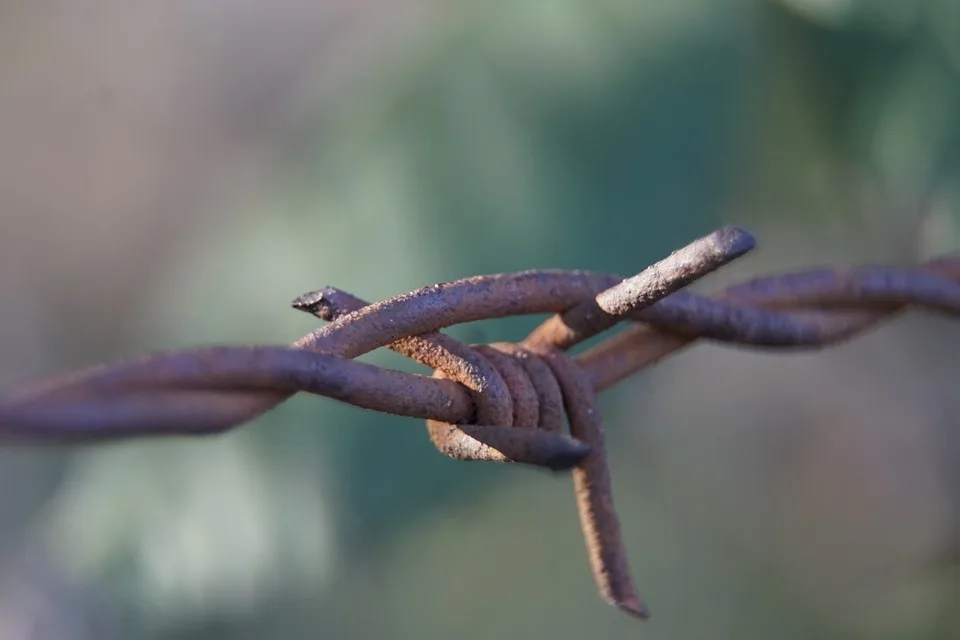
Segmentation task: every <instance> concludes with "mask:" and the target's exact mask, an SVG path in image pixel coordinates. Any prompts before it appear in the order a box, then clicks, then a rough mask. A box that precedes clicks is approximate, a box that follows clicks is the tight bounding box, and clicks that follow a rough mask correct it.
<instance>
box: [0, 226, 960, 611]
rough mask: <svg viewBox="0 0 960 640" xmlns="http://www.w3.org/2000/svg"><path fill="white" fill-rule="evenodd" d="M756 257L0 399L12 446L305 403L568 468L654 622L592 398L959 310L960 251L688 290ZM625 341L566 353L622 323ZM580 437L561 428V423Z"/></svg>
mask: <svg viewBox="0 0 960 640" xmlns="http://www.w3.org/2000/svg"><path fill="white" fill-rule="evenodd" d="M753 246H754V240H753V238H752V237H751V236H750V235H749V234H747V233H746V232H744V231H741V230H739V229H734V228H725V229H720V230H719V231H716V232H714V233H712V234H710V235H709V236H706V237H704V238H701V239H699V240H696V241H694V242H693V243H691V244H690V245H688V246H687V247H685V248H683V249H681V250H679V251H677V252H675V253H673V254H671V255H670V256H668V257H667V258H665V259H664V260H661V261H660V262H658V263H656V264H654V265H652V266H650V267H648V268H647V269H645V270H644V271H642V272H640V273H639V274H637V275H636V276H633V277H631V278H627V279H624V278H621V277H620V276H615V275H610V274H602V273H589V272H582V271H549V270H548V271H527V272H522V273H516V274H500V275H490V276H476V277H473V278H466V279H464V280H458V281H456V282H448V283H443V284H437V285H433V286H430V287H424V288H422V289H418V290H416V291H413V292H411V293H407V294H403V295H400V296H396V297H394V298H391V299H389V300H385V301H382V302H377V303H374V304H369V303H367V302H365V301H363V300H361V299H359V298H356V297H354V296H352V295H350V294H348V293H346V292H343V291H340V290H338V289H334V288H326V289H321V290H318V291H314V292H311V293H308V294H304V295H303V296H300V297H299V298H297V299H296V300H295V301H294V302H293V306H294V308H296V309H298V310H301V311H304V312H307V313H311V314H313V315H314V316H316V317H317V318H319V319H321V320H323V321H326V322H329V324H327V325H326V326H324V327H322V328H321V329H318V330H317V331H314V332H313V333H311V334H310V335H308V336H305V337H304V338H302V339H300V340H298V341H297V342H295V343H294V344H293V345H292V346H291V347H279V346H245V347H205V348H198V349H185V350H181V351H174V352H167V353H158V354H152V355H148V356H144V357H141V358H137V359H132V360H126V361H121V362H116V363H111V364H106V365H101V366H98V367H93V368H90V369H86V370H83V371H79V372H75V373H70V374H67V375H63V376H59V377H55V378H52V379H50V380H47V381H41V382H38V383H34V384H30V385H25V386H24V387H22V388H20V389H13V390H11V391H9V392H8V393H6V394H4V395H3V396H0V441H6V442H34V443H42V442H54V441H74V442H88V441H89V442H92V441H101V440H113V439H119V438H126V437H133V436H158V435H191V434H192V435H202V434H210V433H217V432H221V431H224V430H227V429H232V428H234V427H237V426H239V425H241V424H243V423H245V422H248V421H250V420H252V419H254V418H256V417H257V416H259V415H261V414H263V413H265V412H266V411H269V410H270V409H272V408H273V407H275V406H276V405H277V404H279V403H280V402H283V401H284V400H285V399H287V398H289V397H290V396H291V395H293V394H294V393H297V392H307V393H315V394H320V395H324V396H327V397H329V398H333V399H336V400H340V401H342V402H347V403H349V404H352V405H354V406H357V407H362V408H365V409H372V410H375V411H381V412H385V413H392V414H396V415H401V416H409V417H414V418H422V419H425V420H426V422H427V431H428V437H429V438H430V440H431V442H432V443H433V444H434V446H435V447H436V448H437V449H438V450H439V451H440V452H441V453H443V454H444V455H447V456H449V457H451V458H453V459H456V460H474V461H477V460H479V461H493V462H512V463H522V464H527V465H533V466H537V467H542V468H546V469H550V470H552V471H555V472H563V471H570V472H571V474H572V476H573V482H574V489H575V493H576V499H577V508H578V511H579V513H580V521H581V526H582V529H583V534H584V538H585V541H586V544H587V551H588V558H589V562H590V566H591V569H592V571H593V573H594V576H595V579H596V581H597V586H598V588H599V590H600V592H601V594H602V595H603V597H604V598H606V599H607V600H608V601H609V602H611V603H612V604H614V605H616V606H617V607H619V608H620V609H622V610H624V611H626V612H628V613H630V614H632V615H634V616H637V617H641V618H646V617H647V616H648V615H649V614H648V610H647V607H646V605H645V604H644V603H643V601H642V599H641V598H640V597H639V595H638V594H637V591H636V589H635V588H634V585H633V581H632V578H631V576H630V571H629V566H628V562H627V558H626V553H625V550H624V544H623V534H622V531H621V527H620V522H619V519H618V517H617V514H616V510H615V508H614V503H613V495H612V491H613V490H612V483H611V477H610V471H609V469H608V466H607V459H606V452H605V450H604V432H603V426H602V420H601V418H600V414H599V411H598V410H597V405H596V394H597V393H598V392H599V391H602V390H603V389H605V388H607V387H610V386H612V385H614V384H616V383H617V382H618V381H620V380H623V379H624V378H626V377H628V376H630V375H632V374H634V373H636V372H637V371H639V370H641V369H644V368H645V367H648V366H651V365H652V364H654V363H656V362H658V361H660V360H661V359H663V358H665V357H667V356H668V355H670V354H672V353H674V352H676V351H678V350H680V349H682V348H684V347H686V346H688V345H690V344H691V343H692V342H694V341H695V340H697V339H700V338H705V339H709V340H716V341H722V342H728V343H732V344H736V345H743V346H750V347H758V348H764V349H793V350H799V349H816V348H822V347H825V346H829V345H832V344H835V343H838V342H841V341H843V340H847V339H849V338H851V337H853V336H855V335H858V334H860V333H862V332H864V331H867V330H869V329H870V328H872V327H873V326H875V325H876V324H878V323H879V322H880V321H881V320H883V319H886V318H889V317H891V316H893V315H896V314H898V313H900V312H902V311H904V310H906V309H907V308H922V309H925V310H929V311H933V312H935V313H943V314H948V315H957V314H960V256H948V257H944V258H941V259H938V260H934V261H931V262H928V263H926V264H924V265H921V266H920V267H917V268H913V269H905V268H887V267H825V268H823V267H822V268H814V269H807V270H803V271H797V272H793V273H786V274H781V275H775V276H770V277H763V278H756V279H754V280H751V281H749V282H746V283H743V284H739V285H735V286H732V287H728V288H727V289H726V290H724V291H722V292H720V293H719V294H718V295H716V296H703V295H697V294H693V293H690V292H688V291H685V290H683V288H684V287H686V286H687V285H688V284H690V283H691V282H694V281H695V280H697V279H699V278H701V277H703V276H704V275H706V274H708V273H710V272H712V271H715V270H716V269H718V268H720V267H722V266H723V265H725V264H727V263H729V262H730V261H732V260H734V259H736V258H738V257H740V256H742V255H744V254H745V253H747V252H748V251H750V250H751V249H752V248H753ZM540 313H552V314H554V315H553V316H551V317H550V318H548V319H547V320H546V321H545V322H543V323H542V324H541V325H540V326H539V327H538V328H537V329H535V330H534V331H533V332H532V333H531V334H530V335H529V336H527V338H526V339H525V340H523V341H522V342H520V343H519V344H512V343H495V344H492V345H467V344H464V343H462V342H459V341H458V340H455V339H453V338H451V337H450V336H447V335H445V334H443V333H440V330H441V329H443V328H444V327H448V326H451V325H454V324H458V323H462V322H471V321H475V320H482V319H486V318H499V317H505V316H512V315H521V314H540ZM624 321H625V322H629V323H631V325H632V326H631V327H630V328H628V329H627V330H626V331H624V332H622V333H620V334H619V335H616V336H614V337H611V338H608V339H606V340H604V341H602V342H600V343H599V344H598V345H597V346H595V347H593V348H592V349H589V350H588V351H586V352H584V353H582V354H580V355H578V356H576V357H574V356H571V355H569V354H568V353H566V351H567V350H568V349H570V348H571V347H573V346H575V345H576V344H578V343H580V342H582V341H584V340H587V339H589V338H591V337H593V336H595V335H597V334H599V333H602V332H603V331H606V330H607V329H609V328H611V327H613V326H614V325H615V324H617V323H619V322H624ZM379 347H389V348H390V349H392V350H394V351H396V352H398V353H401V354H403V355H405V356H407V357H409V358H411V359H413V360H415V361H417V362H419V363H421V364H423V365H425V366H427V367H429V368H430V369H432V370H433V371H432V374H430V375H418V374H411V373H402V372H398V371H390V370H386V369H382V368H379V367H375V366H372V365H368V364H364V363H361V362H357V361H355V360H353V358H356V357H357V356H360V355H363V354H364V353H367V352H369V351H372V350H374V349H377V348H379ZM565 417H566V421H567V423H568V424H569V433H568V434H567V433H563V424H564V418H565Z"/></svg>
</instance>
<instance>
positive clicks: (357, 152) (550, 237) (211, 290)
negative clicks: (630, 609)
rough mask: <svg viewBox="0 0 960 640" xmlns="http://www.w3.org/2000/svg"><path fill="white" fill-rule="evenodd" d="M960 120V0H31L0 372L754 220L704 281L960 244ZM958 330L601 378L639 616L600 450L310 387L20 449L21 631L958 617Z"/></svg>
mask: <svg viewBox="0 0 960 640" xmlns="http://www.w3.org/2000/svg"><path fill="white" fill-rule="evenodd" d="M958 142H960V3H958V2H955V1H953V0H780V1H775V0H725V1H720V0H681V1H678V2H657V1H653V0H649V1H640V0H619V1H618V0H595V1H593V2H581V1H576V0H554V1H553V2H541V3H531V2H522V1H519V0H494V1H492V2H466V1H463V0H461V1H448V2H432V1H428V0H395V1H394V2H389V3H387V2H377V1H375V0H320V1H307V0H273V1H272V2H227V1H225V0H203V1H198V0H193V1H188V0H170V1H167V2H154V3H146V2H140V3H129V2H121V1H120V0H70V1H66V0H62V1H59V2H57V1H53V0H49V1H43V2H38V1H36V0H6V1H5V2H3V3H2V5H0V224H2V232H0V382H3V383H5V384H13V383H16V382H18V381H21V380H24V379H29V378H33V377H36V376H41V375H44V374H49V373H53V372H55V371H59V370H62V369H67V368H73V367H80V366H84V365H87V364H90V363H93V362H98V361H102V360H107V359H111V358H116V357H120V356H125V355H133V354H136V353H140V352H143V351H147V350H155V349H169V348H176V347H182V346H190V345H198V344H207V343H242V342H256V343H273V344H284V343H289V342H290V341H292V340H294V339H295V338H297V337H299V336H300V335H302V334H304V333H306V332H308V331H309V330H311V329H312V328H314V327H315V326H316V322H315V321H313V320H312V319H311V318H309V317H307V316H305V315H302V314H299V313H297V312H295V311H293V310H291V309H290V308H289V302H290V300H291V299H292V298H293V297H295V296H296V295H298V294H300V293H302V292H304V291H307V290H310V289H315V288H318V287H320V286H324V285H328V284H331V285H336V286H339V287H341V288H344V289H346V290H348V291H351V292H354V293H356V294H357V295H360V296H362V297H364V298H367V299H381V298H384V297H388V296H391V295H393V294H396V293H399V292H402V291H406V290H409V289H412V288H416V287H419V286H422V285H426V284H430V283H433V282H437V281H445V280H451V279H455V278H458V277H462V276H466V275H471V274H474V273H483V272H502V271H514V270H518V269H524V268H536V267H561V268H584V269H590V270H600V271H612V272H618V273H623V274H631V273H635V272H637V271H639V270H640V269H641V268H643V267H644V266H645V265H646V264H648V263H649V262H651V261H653V260H656V259H659V258H661V257H663V256H665V255H666V254H667V253H669V252H670V251H671V250H673V249H674V248H677V247H678V246H680V245H682V244H684V243H686V242H688V241H690V240H692V239H693V238H695V237H698V236H700V235H703V234H705V233H707V232H709V231H710V230H712V229H713V228H715V227H717V226H720V225H722V224H736V225H739V226H743V227H745V228H748V229H750V230H751V231H753V232H754V233H755V235H756V236H757V237H758V239H759V249H758V250H756V251H755V253H753V254H750V256H748V257H747V258H745V259H743V260H741V261H740V262H739V263H737V264H735V265H733V266H731V267H729V268H727V269H726V270H724V272H723V273H721V274H718V275H716V276H713V277H711V278H710V279H709V281H708V282H706V283H704V284H703V286H699V285H698V288H700V289H710V288H716V287H719V286H721V285H722V284H724V283H727V282H732V281H735V280H738V279H742V278H745V277H748V276H750V275H754V274H760V273H765V272H769V271H776V270H783V269H787V268H790V267H796V266H803V265H810V264H816V263H827V262H829V263H849V262H882V263H886V264H910V263H913V262H915V261H917V260H919V259H922V258H924V257H927V256H930V255H934V254H938V253H943V252H949V251H955V250H957V249H960V234H958V215H960V197H958V196H960V191H958V189H957V187H956V179H955V178H956V176H957V175H958V169H960V165H958V163H957V161H958V160H960V155H958V154H957V151H958V147H957V143H958ZM537 320H538V319H537V318H534V319H521V320H511V321H506V322H499V323H481V324H477V325H469V326H466V327H459V328H456V329H455V330H454V331H453V334H454V335H456V336H457V337H460V338H462V339H465V340H470V341H474V342H479V341H494V340H511V339H519V338H520V337H522V335H523V333H524V331H525V330H526V329H529V328H530V327H531V326H533V324H534V323H535V322H536V321H537ZM958 339H960V328H958V326H957V325H956V324H955V323H952V322H950V321H947V320H943V319H940V318H935V317H930V316H922V315H919V314H918V315H910V316H907V317H905V318H902V319H899V320H897V321H896V322H895V323H892V324H890V325H888V326H885V327H883V328H882V329H880V330H878V331H875V332H873V333H871V334H870V335H869V336H866V337H863V338H861V339H858V340H856V341H854V342H852V343H850V344H848V345H845V346H842V347H840V348H835V349H832V350H829V351H824V352H821V353H810V354H804V355H789V356H788V355H776V354H768V353H760V352H750V351H745V350H738V349H731V348H726V347H721V346H715V345H700V346H698V347H696V348H695V349H692V350H690V351H688V352H684V353H683V355H680V356H678V357H676V358H674V359H671V360H668V361H666V362H664V363H663V364H661V365H659V366H657V367H656V368H654V369H652V370H650V371H648V372H646V373H644V374H643V375H642V376H640V377H638V378H636V379H634V380H631V381H629V382H628V383H626V384H623V385H622V386H621V387H619V388H618V389H617V390H615V391H613V392H609V393H607V394H605V395H604V396H603V405H602V408H603V411H604V414H605V417H606V422H607V429H608V433H609V436H608V438H609V442H610V446H611V451H612V454H611V462H612V467H613V475H614V484H615V491H616V498H617V501H618V506H619V508H620V510H621V514H622V517H623V520H624V531H625V537H626V542H627V545H628V548H629V551H630V555H631V561H632V565H633V568H634V571H635V574H636V580H637V582H638V585H639V586H640V588H641V591H642V593H643V594H644V596H645V597H646V599H647V601H648V602H649V604H650V606H651V607H652V609H653V613H654V617H653V619H652V621H651V622H649V623H647V624H641V623H638V622H637V621H635V620H632V619H629V618H627V617H626V616H624V615H622V614H620V613H618V612H617V611H615V610H614V609H612V608H609V607H607V606H606V605H604V604H603V603H602V602H601V601H600V599H599V597H598V596H597V594H596V592H595V587H594V584H593V582H592V579H591V577H590V575H589V571H588V567H587V562H586V556H585V553H584V549H583V542H582V539H581V537H580V532H579V526H578V522H577V518H576V513H575V510H574V504H573V499H572V491H571V487H570V481H569V478H566V477H556V476H552V475H549V474H545V473H539V472H537V471H535V470H530V469H516V468H503V467H498V466H495V465H489V466H485V465H466V464H458V463H454V462H452V461H449V460H447V459H445V458H443V457H441V456H440V455H438V454H437V453H436V452H435V451H434V450H433V449H432V448H431V447H430V445H429V443H428V441H427V438H426V436H425V432H424V428H423V425H422V423H420V422H419V421H415V420H405V419H400V418H391V417H384V416H380V415H376V414H372V413H369V412H364V411H360V410H357V409H353V408H351V407H346V406H341V405H339V404H337V403H335V402H333V401H329V400H326V399H323V398H316V397H297V398H295V399H294V400H292V401H290V402H288V403H286V404H284V405H283V406H281V407H280V408H278V409H277V410H275V411H273V412H271V413H269V414H268V415H266V416H264V417H262V418H261V419H259V420H257V421H256V422H254V423H252V424H249V425H247V426H245V427H244V428H242V429H239V430H237V431H235V432H232V433H229V434H227V435H223V436H218V437H215V438H207V439H197V440H188V439H165V440H161V441H154V442H150V441H146V440H141V441H136V442H128V443H123V444H115V445H102V446H91V447H56V448H31V447H22V446H21V447H13V448H9V447H8V448H4V449H2V450H0V638H3V639H4V640H6V639H10V640H19V639H31V640H34V639H35V640H47V639H61V638H65V639H78V640H85V639H92V638H97V639H104V640H111V639H115V638H124V639H126V638H132V639H138V638H144V639H151V640H154V639H155V640H194V639H200V638H204V639H221V638H222V639H226V638H236V639H241V640H245V639H252V638H344V639H352V638H417V639H428V638H460V637H462V638H467V639H468V638H491V637H501V638H502V637H509V638H550V639H552V640H558V639H560V638H592V637H598V638H601V637H602V638H620V637H623V638H626V637H646V638H670V639H673V640H679V639H683V638H691V639H692V638H711V639H715V638H745V639H754V638H755V639H761V638H763V639H766V638H871V639H877V638H880V639H883V638H891V639H893V638H910V639H921V638H956V637H958V635H960V614H958V598H960V580H958V578H960V567H958V562H957V559H958V558H960V553H958V550H960V544H957V543H956V542H957V540H958V536H960V527H958V525H960V520H958V517H957V516H958V515H960V512H958V507H960V490H958V488H957V487H958V486H960V485H958V482H957V481H958V480H960V474H958V472H957V471H956V469H957V468H958V467H957V464H958V462H960V430H958V427H960V424H958V422H960V397H958V395H957V394H956V393H955V388H956V386H957V383H958V382H960V367H958V366H957V364H956V358H955V354H954V353H953V347H954V345H956V344H957V340H958ZM370 360H371V361H373V362H379V363H382V364H388V365H390V366H397V365H398V360H397V359H392V358H391V357H389V355H383V354H374V355H373V356H372V357H371V358H370Z"/></svg>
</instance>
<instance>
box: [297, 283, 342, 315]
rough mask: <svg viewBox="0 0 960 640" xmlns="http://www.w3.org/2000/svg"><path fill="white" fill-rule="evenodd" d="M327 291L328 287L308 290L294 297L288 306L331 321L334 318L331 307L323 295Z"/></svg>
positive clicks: (327, 293)
mask: <svg viewBox="0 0 960 640" xmlns="http://www.w3.org/2000/svg"><path fill="white" fill-rule="evenodd" d="M329 293H330V288H329V287H327V288H324V289H317V290H316V291H308V292H307V293H305V294H303V295H302V296H297V297H296V298H294V299H293V302H291V303H290V306H291V307H293V308H294V309H296V310H297V311H303V312H304V313H309V314H312V315H315V316H317V317H318V318H320V319H321V320H326V321H331V320H333V319H334V318H333V309H332V307H331V306H330V304H329V303H328V300H327V298H326V297H325V296H326V295H329Z"/></svg>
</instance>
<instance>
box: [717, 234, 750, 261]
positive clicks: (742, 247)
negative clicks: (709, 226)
mask: <svg viewBox="0 0 960 640" xmlns="http://www.w3.org/2000/svg"><path fill="white" fill-rule="evenodd" d="M712 235H713V239H714V242H716V243H717V244H718V245H720V246H721V248H722V252H723V253H724V255H727V256H729V257H731V258H739V257H740V256H742V255H743V254H745V253H748V252H750V251H752V250H753V249H754V248H755V247H756V246H757V239H756V238H754V237H753V236H752V235H750V234H749V233H747V232H746V231H744V230H743V229H740V228H739V227H723V228H721V229H718V230H717V231H715V232H714V233H713V234H712Z"/></svg>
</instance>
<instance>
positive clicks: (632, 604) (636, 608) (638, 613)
mask: <svg viewBox="0 0 960 640" xmlns="http://www.w3.org/2000/svg"><path fill="white" fill-rule="evenodd" d="M610 604H612V605H613V606H615V607H616V608H618V609H620V610H621V611H624V612H626V613H628V614H630V615H631V616H633V617H634V618H639V619H640V620H649V619H650V609H648V608H647V605H645V604H644V603H643V601H642V600H640V598H637V597H636V596H634V597H631V598H625V599H623V600H619V601H613V602H611V603H610Z"/></svg>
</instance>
